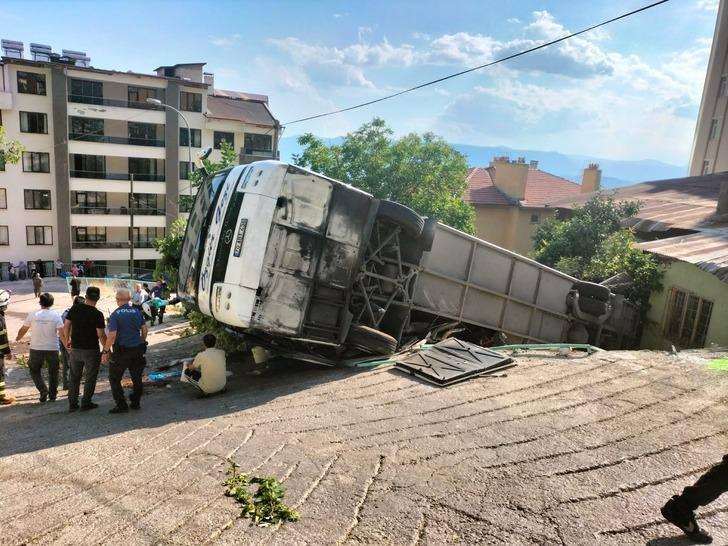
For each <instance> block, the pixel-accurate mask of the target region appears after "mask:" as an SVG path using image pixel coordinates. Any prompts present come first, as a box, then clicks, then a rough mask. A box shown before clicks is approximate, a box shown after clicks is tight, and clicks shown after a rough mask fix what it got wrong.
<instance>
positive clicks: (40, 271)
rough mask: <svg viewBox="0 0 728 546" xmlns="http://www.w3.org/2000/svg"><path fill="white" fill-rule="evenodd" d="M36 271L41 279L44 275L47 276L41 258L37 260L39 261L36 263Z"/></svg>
mask: <svg viewBox="0 0 728 546" xmlns="http://www.w3.org/2000/svg"><path fill="white" fill-rule="evenodd" d="M35 271H36V273H38V275H40V276H41V277H42V276H43V275H45V271H44V270H43V260H41V259H40V258H38V259H37V260H36V261H35Z"/></svg>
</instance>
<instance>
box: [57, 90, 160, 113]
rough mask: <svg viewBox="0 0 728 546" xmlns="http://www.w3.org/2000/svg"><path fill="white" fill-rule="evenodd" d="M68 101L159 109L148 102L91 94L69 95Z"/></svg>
mask: <svg viewBox="0 0 728 546" xmlns="http://www.w3.org/2000/svg"><path fill="white" fill-rule="evenodd" d="M68 102H75V103H79V104H96V105H99V106H119V107H121V108H138V109H140V110H157V109H158V107H157V106H154V105H153V104H149V103H147V102H135V101H128V100H121V99H105V98H103V97H95V96H90V95H72V94H69V95H68Z"/></svg>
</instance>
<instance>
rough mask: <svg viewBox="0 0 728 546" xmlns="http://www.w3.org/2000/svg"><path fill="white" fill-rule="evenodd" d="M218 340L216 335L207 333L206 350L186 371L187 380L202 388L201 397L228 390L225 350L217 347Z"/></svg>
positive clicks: (205, 338) (203, 340)
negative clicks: (226, 386) (226, 384)
mask: <svg viewBox="0 0 728 546" xmlns="http://www.w3.org/2000/svg"><path fill="white" fill-rule="evenodd" d="M216 342H217V339H216V338H215V336H214V335H212V334H206V335H205V337H203V338H202V344H203V346H204V347H205V350H204V351H202V352H201V353H198V354H197V356H196V357H195V359H194V360H193V361H192V364H189V365H188V366H187V369H185V371H184V374H185V375H186V378H185V379H186V381H187V382H188V383H189V384H190V385H193V386H195V387H197V388H198V389H199V390H200V396H201V397H204V396H207V395H210V394H215V393H218V392H225V390H226V389H225V382H226V381H227V377H226V374H225V351H223V350H221V349H216V348H215V343H216Z"/></svg>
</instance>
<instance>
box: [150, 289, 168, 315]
mask: <svg viewBox="0 0 728 546" xmlns="http://www.w3.org/2000/svg"><path fill="white" fill-rule="evenodd" d="M166 295H167V283H166V282H164V277H159V279H157V284H155V285H154V286H153V287H152V293H151V294H150V297H155V298H158V299H160V300H163V299H164V298H165V296H166ZM165 310H166V306H164V305H159V306H157V312H156V313H155V314H154V315H153V316H152V326H154V319H155V318H157V317H159V324H162V322H164V312H165Z"/></svg>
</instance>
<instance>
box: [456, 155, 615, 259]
mask: <svg viewBox="0 0 728 546" xmlns="http://www.w3.org/2000/svg"><path fill="white" fill-rule="evenodd" d="M601 177H602V173H601V171H600V170H599V166H598V165H596V164H591V165H589V167H587V168H586V169H584V176H583V178H582V183H581V184H576V183H574V182H571V181H570V180H566V179H565V178H561V177H560V176H556V175H553V174H551V173H547V172H545V171H542V170H540V169H539V168H538V162H537V161H531V162H530V163H526V161H525V159H523V158H520V159H517V160H510V159H508V158H507V157H496V158H495V159H493V161H491V162H490V165H489V166H488V167H485V168H483V167H476V168H474V169H471V170H470V172H469V173H468V177H467V183H468V189H467V192H466V196H465V197H466V200H467V201H468V202H469V203H470V204H471V205H473V207H475V227H476V230H477V234H478V237H480V238H481V239H485V240H486V241H490V242H492V243H494V244H496V245H498V246H502V247H503V248H507V249H508V250H512V251H513V252H517V253H519V254H528V253H529V252H531V251H532V250H533V240H532V238H533V235H534V233H535V232H536V228H537V227H538V225H539V224H540V223H541V222H543V221H544V220H545V219H546V218H548V217H549V216H551V215H552V214H553V213H554V209H553V208H552V207H551V206H550V204H551V203H552V202H554V201H557V200H563V199H567V198H569V197H576V196H578V195H580V194H581V193H582V192H592V191H595V190H598V189H599V185H600V182H601Z"/></svg>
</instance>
